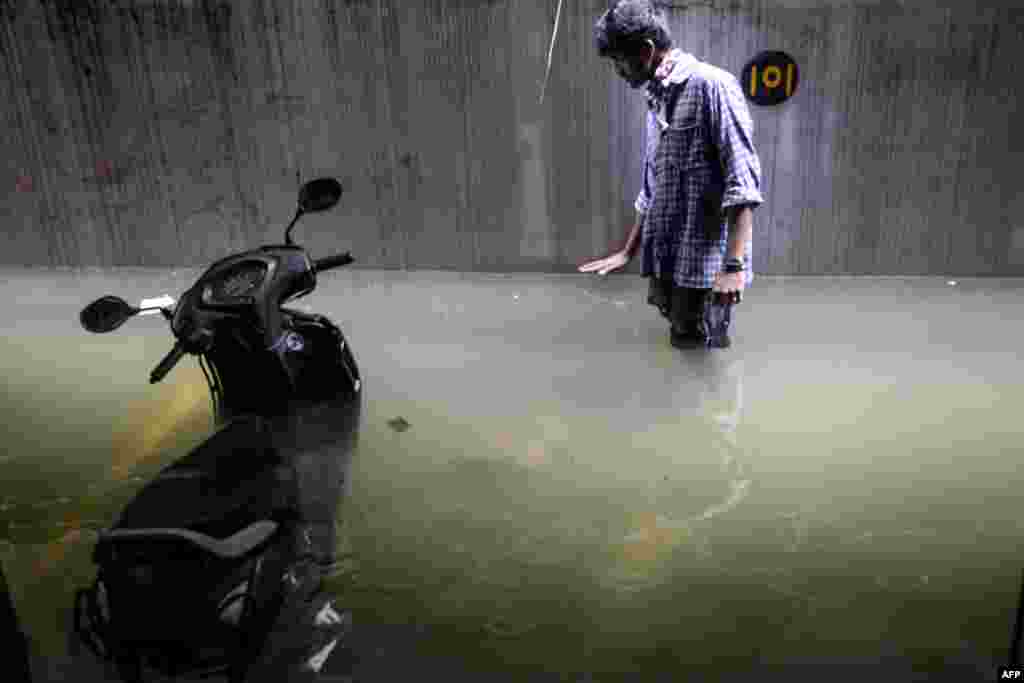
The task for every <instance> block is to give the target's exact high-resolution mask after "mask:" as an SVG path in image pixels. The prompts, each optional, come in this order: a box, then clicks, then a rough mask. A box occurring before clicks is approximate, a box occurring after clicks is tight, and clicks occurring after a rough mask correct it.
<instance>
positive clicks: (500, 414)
mask: <svg viewBox="0 0 1024 683" xmlns="http://www.w3.org/2000/svg"><path fill="white" fill-rule="evenodd" d="M373 275H375V276H376V277H377V279H371V274H370V273H368V272H362V273H359V272H356V273H346V274H344V277H339V278H337V279H335V281H333V282H327V281H326V280H327V278H324V280H325V282H324V283H323V284H322V285H321V287H322V289H321V291H320V292H318V293H317V294H316V295H314V296H313V297H312V298H311V299H310V300H309V303H310V304H311V305H313V307H314V308H315V309H316V310H319V311H323V312H327V313H331V314H335V315H336V319H337V320H339V322H340V323H341V324H342V326H343V328H344V329H345V330H346V334H348V335H349V338H350V342H351V343H352V345H353V347H354V348H355V350H356V353H357V360H358V361H359V363H360V366H361V368H362V371H363V373H364V379H365V386H366V396H365V400H366V407H365V413H364V430H363V433H362V436H361V438H360V445H359V449H358V451H357V453H356V456H355V458H354V461H353V468H352V479H353V487H352V494H351V497H350V498H349V499H348V500H347V501H345V502H344V504H343V505H342V508H341V509H339V520H341V524H342V533H341V534H340V536H339V538H340V543H341V544H342V546H343V547H342V548H340V550H341V551H342V552H346V553H351V559H350V560H349V562H348V563H347V564H346V566H345V568H344V569H343V571H341V572H340V573H339V574H338V575H337V576H335V577H334V578H333V579H332V582H331V585H332V589H333V590H335V591H337V593H338V594H339V596H341V598H342V600H341V602H342V603H343V604H346V605H348V606H351V607H352V608H354V610H355V616H356V623H357V624H360V623H364V624H365V623H410V622H415V623H422V624H427V625H429V626H430V629H429V634H428V635H427V636H425V637H423V638H421V639H420V647H421V648H422V649H423V651H424V652H427V653H432V654H444V653H446V654H450V655H453V656H456V657H458V658H460V659H462V660H463V661H465V662H467V666H469V667H471V668H473V667H475V668H478V669H480V670H486V669H493V670H502V671H516V670H522V671H524V672H525V671H539V670H545V671H555V672H581V671H590V672H594V673H595V674H599V673H601V672H606V673H609V674H614V673H629V672H638V671H659V672H672V671H675V672H682V671H689V672H695V671H720V670H721V667H722V666H723V663H724V662H728V663H729V666H731V667H735V668H736V669H743V668H745V667H747V666H751V665H753V664H754V663H755V662H757V661H760V662H762V663H763V664H775V663H781V662H783V661H793V660H801V659H810V658H814V659H817V660H823V659H829V658H833V657H836V658H855V657H873V656H875V655H876V654H877V653H879V652H881V651H887V652H893V651H895V652H899V653H902V654H903V655H904V656H906V657H907V658H909V659H911V660H913V661H914V662H915V663H916V665H917V667H918V668H919V669H920V670H925V671H927V670H935V671H940V670H942V669H943V668H944V667H945V666H946V665H947V663H946V662H945V659H946V658H947V657H949V656H950V655H951V654H953V653H956V652H963V651H964V650H965V648H966V649H967V650H970V651H971V652H972V653H973V654H972V656H976V657H980V658H982V659H985V660H991V661H999V660H1002V659H1003V656H1004V654H1003V653H1004V652H1005V650H1006V649H1007V648H1008V646H1009V640H1010V635H1011V628H1012V623H1013V621H1012V620H1013V609H1014V607H1015V604H1016V600H1017V590H1018V587H1019V578H1018V577H1019V575H1020V570H1021V568H1022V564H1024V553H1022V552H1021V550H1022V549H1024V543H1022V542H1021V539H1022V538H1024V533H1022V531H1024V529H1022V524H1021V522H1020V521H1018V520H1019V519H1020V518H1021V514H1020V512H1021V508H1022V506H1021V503H1020V491H1021V490H1022V487H1021V484H1022V483H1024V474H1022V472H1021V468H1020V464H1021V456H1022V455H1024V452H1022V443H1024V440H1022V438H1021V437H1022V436H1024V426H1022V423H1021V420H1020V419H1019V417H1018V413H1019V406H1020V405H1022V403H1024V389H1022V386H1024V385H1022V383H1021V382H1020V380H1021V379H1022V378H1021V374H1022V373H1021V369H1020V367H1019V366H1018V365H1016V364H1015V363H1014V358H1015V354H1016V351H1015V349H1016V346H1017V344H1016V343H1015V342H1014V341H1013V339H1014V338H1016V339H1019V338H1020V337H1019V332H1020V330H1019V327H1020V325H1019V323H1017V322H1015V321H1012V320H1007V319H1005V317H1004V319H1003V321H1002V322H998V319H997V321H996V322H993V325H994V326H995V327H996V328H999V327H1000V325H1002V328H1001V332H1000V331H997V333H995V334H989V335H986V336H983V337H978V336H977V335H972V334H970V333H969V332H970V330H969V329H968V330H963V329H961V328H960V325H959V324H958V323H963V321H964V314H963V311H964V310H970V311H973V314H974V315H978V310H979V308H978V306H974V307H973V308H972V307H965V303H970V302H975V303H976V302H980V301H984V302H987V303H986V305H996V304H993V302H994V301H995V302H997V303H998V299H999V297H1007V302H1012V300H1013V299H1012V298H1011V295H1019V292H1017V291H1016V290H1013V289H1012V288H1010V289H1008V290H1007V289H1004V290H998V291H995V292H992V291H987V290H985V289H984V285H983V284H980V285H977V286H976V289H974V290H973V291H962V292H957V293H954V294H951V295H948V296H952V299H946V298H943V297H944V295H945V292H944V291H942V290H940V289H938V288H935V287H933V288H930V289H928V288H926V289H925V290H924V291H923V293H922V294H921V296H919V297H917V301H918V308H917V309H916V313H914V314H911V315H909V316H901V315H900V310H901V308H900V307H901V306H906V305H907V304H905V303H902V304H901V303H899V301H898V299H899V297H897V296H896V293H894V294H893V296H892V298H887V297H885V296H884V295H883V294H884V292H883V290H884V287H886V286H888V287H890V288H895V289H899V291H900V292H903V291H904V290H903V287H904V285H903V284H902V283H899V284H896V285H892V284H890V285H885V284H884V283H883V284H882V285H876V286H872V287H871V288H867V289H865V288H864V286H862V285H856V284H849V285H845V286H844V287H845V289H844V290H843V291H842V296H843V298H842V299H833V304H832V305H831V306H828V307H826V306H824V305H822V306H821V309H820V310H819V311H816V312H815V313H814V314H812V315H811V316H810V317H811V319H813V320H814V321H815V323H816V324H815V326H814V327H813V329H808V328H807V327H802V326H801V325H806V323H805V322H802V321H805V320H806V318H807V315H808V311H807V307H808V306H812V305H814V301H815V300H816V298H817V297H820V295H821V286H820V285H815V284H813V281H811V283H812V284H799V283H797V284H792V283H775V284H772V283H770V282H767V281H766V282H764V283H762V284H760V285H758V287H759V289H755V290H752V292H751V294H750V295H749V298H750V299H751V300H753V301H754V302H755V303H753V304H752V305H750V306H748V307H747V310H746V311H740V315H739V316H738V325H739V326H740V327H738V337H737V348H736V349H734V350H732V351H730V352H726V353H724V354H717V355H716V356H714V357H713V359H714V360H713V361H712V362H709V361H708V360H707V359H706V358H704V359H702V358H701V357H700V356H698V355H686V354H682V353H680V352H678V351H676V350H673V349H671V348H669V347H668V344H667V340H666V339H665V329H664V325H663V324H662V321H661V320H660V318H658V317H657V316H656V315H655V314H654V312H653V310H652V309H650V308H649V307H648V306H646V305H645V304H643V290H642V286H640V285H642V283H639V282H634V280H635V278H629V279H620V280H607V281H601V282H600V283H598V284H594V283H593V281H590V280H586V281H583V280H570V279H558V278H555V279H549V280H545V279H544V278H542V277H540V276H535V277H532V278H530V277H525V276H524V277H523V278H520V279H516V278H510V279H500V278H498V279H491V278H486V277H484V276H480V277H479V278H476V279H469V280H465V279H460V278H458V277H447V276H440V275H436V274H434V275H431V274H425V275H423V276H422V278H423V279H424V281H423V282H419V281H417V279H416V275H415V274H413V275H403V274H387V273H383V274H380V273H374V274H373ZM53 277H57V276H56V275H54V276H53ZM68 277H70V276H68ZM97 277H98V276H97ZM182 277H184V276H182ZM346 278H348V279H346ZM77 282H78V286H77V287H74V288H71V286H70V285H68V287H69V290H66V291H68V292H69V293H68V294H67V297H66V300H62V303H59V304H58V303H53V304H52V305H50V306H49V307H48V310H47V313H46V316H39V317H37V318H36V319H35V320H24V321H23V322H22V323H20V324H18V325H17V326H14V325H11V326H10V327H9V329H8V330H7V334H6V336H5V337H4V338H3V340H2V342H0V343H2V347H0V359H2V361H0V362H2V367H0V377H2V381H3V393H2V395H0V401H2V405H0V410H2V411H3V415H4V417H5V419H4V421H3V423H2V425H0V430H2V431H0V438H2V439H3V443H5V444H7V445H8V446H9V447H8V449H7V450H6V455H4V456H3V459H2V460H0V482H2V483H0V504H2V509H0V538H2V539H3V541H2V543H3V545H2V548H3V562H4V567H5V569H6V571H7V572H8V577H9V580H10V582H11V584H12V587H13V590H14V591H15V593H16V598H17V603H18V609H19V611H20V612H21V614H22V617H23V619H24V622H25V624H24V625H25V628H26V630H27V631H28V632H29V633H30V634H31V636H32V637H33V639H35V640H36V641H37V642H38V643H39V645H40V647H41V648H42V649H43V650H45V651H46V652H47V653H52V654H53V655H58V654H60V653H62V652H63V651H64V648H65V632H66V630H67V624H68V622H67V621H66V619H67V614H66V610H67V608H68V607H69V606H70V604H71V597H72V593H73V590H74V589H75V588H78V587H81V586H84V585H85V584H86V583H87V582H89V581H91V580H92V578H93V567H92V566H91V561H90V558H89V552H90V551H91V547H92V543H93V541H94V540H95V534H94V530H95V529H98V528H101V527H102V526H103V525H105V524H108V523H109V522H110V521H111V520H112V518H113V516H114V515H115V514H116V512H117V511H118V510H119V509H120V507H121V506H122V505H123V504H124V503H125V502H126V501H127V500H128V499H129V498H130V496H131V495H132V494H133V493H134V492H135V491H137V490H138V488H139V487H141V485H142V483H143V482H144V481H146V480H147V478H148V477H150V476H152V474H153V473H155V472H156V471H157V470H158V469H159V468H161V467H162V466H164V465H166V464H168V463H169V462H171V461H172V460H173V459H174V458H176V457H179V456H180V455H183V454H184V453H186V452H187V451H188V449H189V448H191V447H192V446H193V445H195V444H196V443H198V442H199V441H200V440H202V439H203V438H204V437H205V436H206V435H207V434H209V432H210V429H211V423H210V405H209V398H208V396H207V395H206V394H205V384H204V382H203V378H202V375H201V373H200V372H199V369H198V367H197V366H196V365H195V363H194V361H191V360H190V361H187V362H185V363H183V364H182V365H181V366H180V367H179V368H178V369H177V370H175V371H174V373H172V374H171V375H170V376H169V378H168V380H167V381H166V382H165V383H164V384H162V385H158V386H155V387H151V386H149V385H148V383H147V376H148V372H149V370H150V369H151V367H152V366H153V365H155V364H156V362H157V361H158V360H159V359H160V358H161V357H162V356H163V354H164V353H165V352H166V350H167V348H168V347H169V341H168V339H169V337H168V336H167V334H166V332H165V325H164V323H162V321H160V320H159V319H155V318H149V319H139V320H136V321H131V322H129V323H128V324H127V325H126V326H125V327H124V328H122V330H119V331H118V332H115V333H113V334H110V335H106V336H90V335H87V334H86V333H84V332H79V331H77V330H76V329H75V327H74V316H75V314H76V311H77V307H78V305H79V303H84V302H87V301H88V300H91V299H93V298H96V297H98V296H100V295H102V294H104V293H107V292H108V291H116V289H112V288H113V287H114V284H113V283H106V284H107V285H109V286H106V287H99V285H97V284H95V283H93V284H88V285H86V284H83V283H82V281H81V280H79V281H77ZM580 282H584V283H585V284H580ZM142 284H144V282H143V283H142ZM6 286H8V287H10V286H13V285H11V284H10V282H8V284H7V285H6ZM140 287H141V285H140ZM858 287H861V289H858ZM880 288H881V289H880ZM142 289H144V287H143V288H142ZM72 290H73V291H75V292H77V295H72V293H71V292H72ZM165 291H166V288H162V289H158V290H152V289H151V290H149V291H145V292H143V296H149V295H152V296H157V295H160V294H163V293H164V292H165ZM169 293H171V294H172V295H177V294H178V291H177V290H172V291H169ZM39 296H41V297H45V296H49V295H48V294H46V293H45V292H44V293H43V294H40V295H39ZM834 296H836V295H834ZM126 298H129V300H132V299H131V298H130V297H126ZM76 299H77V301H76ZM837 301H838V303H835V302H837ZM795 302H796V303H795ZM19 306H21V305H20V304H19ZM800 307H802V310H801V309H800ZM332 309H334V310H332ZM18 310H20V311H22V312H24V311H25V310H27V309H26V308H18ZM381 311H385V312H386V313H387V315H382V314H381ZM58 313H59V314H60V315H58ZM51 314H52V316H56V317H53V319H54V320H56V319H59V318H61V316H63V317H70V319H71V322H69V323H67V324H60V325H55V324H49V323H45V320H49V319H51V317H52V316H51ZM744 314H746V315H745V317H741V316H744ZM946 314H948V317H947V316H946ZM970 315H971V313H968V314H967V316H968V317H969V316H970ZM957 316H959V318H958V319H955V318H957ZM44 319H45V320H44ZM883 323H884V324H883ZM883 327H885V328H886V329H888V330H889V331H890V334H889V336H887V338H886V339H879V337H878V336H877V335H872V334H871V331H872V330H878V329H880V328H883ZM957 330H960V331H959V332H958V331H957ZM957 335H959V336H957ZM1012 335H1017V336H1016V337H1013V336H1012ZM399 416H401V417H402V418H403V419H404V420H405V421H406V422H407V423H408V428H407V429H405V430H404V431H401V430H396V429H395V428H393V427H392V426H391V425H389V423H388V421H389V420H392V419H393V418H396V417H399Z"/></svg>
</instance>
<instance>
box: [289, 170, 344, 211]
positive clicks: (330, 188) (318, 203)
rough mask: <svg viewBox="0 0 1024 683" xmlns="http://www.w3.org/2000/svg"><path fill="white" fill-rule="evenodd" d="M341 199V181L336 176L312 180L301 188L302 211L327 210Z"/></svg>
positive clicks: (300, 207)
mask: <svg viewBox="0 0 1024 683" xmlns="http://www.w3.org/2000/svg"><path fill="white" fill-rule="evenodd" d="M340 199H341V183H339V182H338V181H337V180H335V179H334V178H317V179H316V180H310V181H309V182H308V183H306V184H305V185H303V186H302V189H300V190H299V210H300V211H301V212H302V213H314V212H316V211H326V210H327V209H330V208H331V207H333V206H334V205H335V204H337V203H338V201H339V200H340Z"/></svg>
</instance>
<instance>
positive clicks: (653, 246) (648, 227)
mask: <svg viewBox="0 0 1024 683" xmlns="http://www.w3.org/2000/svg"><path fill="white" fill-rule="evenodd" d="M674 91H679V95H678V98H677V100H676V105H675V110H674V112H673V115H672V119H673V120H672V121H671V123H669V122H666V121H665V114H666V112H665V104H666V102H665V100H666V96H667V95H668V94H670V93H673V92H674ZM647 99H648V113H647V128H646V136H645V145H644V147H645V149H644V173H643V187H642V188H641V190H640V194H639V195H638V196H637V199H636V204H635V206H636V210H637V211H638V212H639V213H640V214H642V215H643V218H642V220H643V231H642V232H641V248H642V251H643V273H642V274H643V276H644V277H658V278H669V277H671V278H672V280H673V281H674V283H675V284H676V285H677V286H679V287H692V288H699V289H710V288H711V287H712V285H713V284H714V280H715V274H716V273H718V272H719V271H721V270H722V262H723V261H724V259H725V253H726V248H727V245H728V240H729V221H728V219H727V217H726V215H725V209H726V208H728V207H732V206H743V205H749V206H751V208H753V207H755V206H757V205H759V204H761V203H762V202H763V201H764V200H763V199H762V198H761V193H760V185H761V164H760V161H759V160H758V157H757V152H756V151H755V149H754V141H753V122H752V120H751V118H750V112H749V111H748V109H747V104H746V101H745V100H744V99H743V92H742V90H741V88H740V85H739V82H738V81H737V80H736V77H735V76H733V75H732V74H730V73H729V72H727V71H723V70H722V69H719V68H717V67H714V66H711V65H710V64H705V63H704V62H700V61H698V60H697V59H696V58H694V57H693V56H692V55H689V54H687V53H685V52H682V51H681V50H672V51H670V52H669V53H668V54H667V55H665V58H664V59H663V60H662V63H661V65H660V66H659V67H658V70H657V72H656V74H655V77H654V79H652V80H651V82H650V83H649V84H648V86H647ZM744 261H745V262H746V265H747V268H746V271H745V274H744V279H745V284H746V285H748V286H749V285H750V283H751V282H752V281H753V278H754V273H753V268H752V263H753V250H752V244H751V243H750V242H748V243H747V244H746V246H745V248H744Z"/></svg>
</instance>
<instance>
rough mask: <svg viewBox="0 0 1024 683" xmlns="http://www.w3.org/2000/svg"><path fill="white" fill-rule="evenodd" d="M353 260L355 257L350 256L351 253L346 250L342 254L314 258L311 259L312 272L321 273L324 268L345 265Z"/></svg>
mask: <svg viewBox="0 0 1024 683" xmlns="http://www.w3.org/2000/svg"><path fill="white" fill-rule="evenodd" d="M353 261H355V259H354V258H352V254H351V253H349V252H347V251H346V252H345V253H344V254H338V255H337V256H327V257H326V258H321V259H316V260H315V261H313V272H316V273H322V272H324V271H325V270H330V269H331V268H340V267H341V266H347V265H348V264H350V263H352V262H353Z"/></svg>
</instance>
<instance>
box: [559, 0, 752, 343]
mask: <svg viewBox="0 0 1024 683" xmlns="http://www.w3.org/2000/svg"><path fill="white" fill-rule="evenodd" d="M594 35H595V40H596V43H597V48H598V51H599V53H600V55H601V56H602V57H607V58H609V59H610V60H611V61H612V63H613V65H614V68H615V71H616V73H618V75H619V76H620V77H622V78H623V79H624V80H625V81H626V82H627V83H628V84H629V85H630V86H631V87H632V88H634V89H637V88H640V87H641V86H644V85H646V86H647V102H648V113H647V124H646V136H645V140H646V142H645V148H644V167H643V182H642V186H641V190H640V194H639V195H638V196H637V199H636V203H635V208H636V210H637V220H636V223H635V224H634V225H633V226H632V228H631V229H630V232H629V236H628V237H627V238H626V243H625V245H624V246H623V247H622V248H621V249H618V250H616V251H614V252H612V253H611V254H609V255H608V256H605V257H604V258H601V259H597V260H595V261H591V262H589V263H586V264H583V265H581V266H580V268H579V270H580V271H581V272H598V273H600V274H601V275H605V274H607V273H609V272H610V271H613V270H616V269H618V268H621V267H623V266H625V265H626V264H628V263H629V261H630V259H631V258H632V257H633V255H634V253H635V251H636V250H637V248H638V247H639V248H640V249H641V250H642V254H643V269H642V270H643V276H644V277H648V278H650V289H649V294H648V298H647V301H648V303H650V304H652V305H653V306H656V307H657V308H658V310H659V311H660V312H661V314H662V315H663V316H664V317H666V318H667V319H668V320H669V321H670V323H671V327H670V335H669V340H670V342H671V344H672V345H673V346H675V347H677V348H694V347H696V348H702V347H703V348H706V347H711V348H728V347H729V346H730V345H731V341H730V338H729V334H728V332H729V326H730V323H731V320H732V308H733V305H734V304H737V303H739V302H740V301H741V300H742V292H743V290H744V288H745V287H748V286H750V284H751V281H752V279H753V273H752V271H751V267H750V263H751V255H752V247H751V234H752V229H753V228H752V225H753V207H755V206H758V205H760V204H761V203H762V201H763V200H762V198H761V194H760V191H759V188H760V182H761V167H760V162H759V160H758V156H757V152H756V151H755V149H754V144H753V122H752V121H751V118H750V113H749V111H748V110H747V106H746V102H745V101H744V99H743V93H742V90H741V89H740V85H739V82H738V81H737V80H736V78H735V77H734V76H733V75H731V74H730V73H728V72H726V71H723V70H722V69H719V68H717V67H714V66H712V65H710V64H706V63H703V62H700V61H698V60H697V59H696V58H694V57H693V56H692V55H689V54H687V53H685V52H683V51H682V50H679V49H673V47H672V38H671V36H670V34H669V31H668V27H667V24H666V23H665V19H664V17H663V15H662V14H661V13H660V12H659V11H658V10H657V9H656V8H655V7H654V6H653V4H652V3H651V2H649V1H648V0H619V1H618V2H615V3H614V5H613V6H612V8H611V9H609V10H608V11H607V12H605V13H604V14H603V15H602V16H601V18H600V19H599V20H598V21H597V24H596V25H595V27H594ZM669 110H671V111H669ZM668 118H671V120H668ZM712 292H714V293H718V294H717V295H713V296H709V294H710V293H712Z"/></svg>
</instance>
